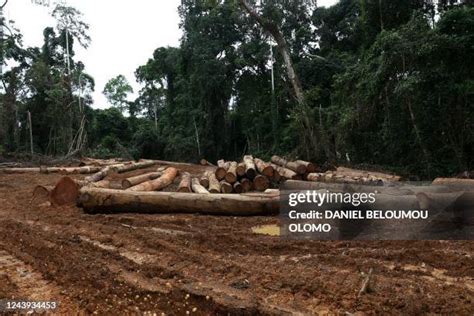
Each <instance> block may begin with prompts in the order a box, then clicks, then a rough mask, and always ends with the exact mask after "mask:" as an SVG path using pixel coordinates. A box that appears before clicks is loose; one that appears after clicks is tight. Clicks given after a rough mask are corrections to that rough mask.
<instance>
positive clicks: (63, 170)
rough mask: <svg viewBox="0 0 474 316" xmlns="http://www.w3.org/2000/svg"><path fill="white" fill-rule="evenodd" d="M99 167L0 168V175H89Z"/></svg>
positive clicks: (99, 168)
mask: <svg viewBox="0 0 474 316" xmlns="http://www.w3.org/2000/svg"><path fill="white" fill-rule="evenodd" d="M101 169H102V168H101V167H93V166H86V167H39V168H0V173H6V174H17V173H18V174H22V173H60V174H65V175H67V174H90V173H94V172H98V171H100V170H101Z"/></svg>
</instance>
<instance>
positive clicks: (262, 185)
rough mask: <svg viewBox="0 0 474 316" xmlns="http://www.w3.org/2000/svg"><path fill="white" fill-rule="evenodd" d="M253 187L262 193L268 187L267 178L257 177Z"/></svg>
mask: <svg viewBox="0 0 474 316" xmlns="http://www.w3.org/2000/svg"><path fill="white" fill-rule="evenodd" d="M253 186H254V188H255V190H257V191H261V192H263V191H265V190H266V189H268V188H269V187H270V181H269V180H268V178H267V177H265V176H263V175H258V176H256V177H255V179H254V180H253Z"/></svg>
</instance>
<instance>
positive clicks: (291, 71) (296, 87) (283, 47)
mask: <svg viewBox="0 0 474 316" xmlns="http://www.w3.org/2000/svg"><path fill="white" fill-rule="evenodd" d="M239 4H240V6H241V7H242V8H243V9H244V10H245V11H247V12H248V14H250V16H251V17H252V18H254V19H255V21H257V23H258V24H260V26H261V27H262V28H263V29H264V30H265V31H267V32H269V33H270V34H271V35H272V37H273V39H274V40H275V42H276V43H277V45H278V51H279V52H280V54H281V55H282V57H283V60H284V62H285V66H286V71H287V73H288V78H289V79H290V82H291V85H292V86H293V91H294V93H295V96H296V99H297V100H298V103H299V104H303V103H304V94H303V88H302V87H301V82H300V79H299V77H298V75H297V73H296V71H295V68H294V66H293V60H292V59H291V55H290V50H289V48H288V43H287V42H286V40H285V37H284V36H283V33H282V32H281V31H280V29H279V28H278V26H277V25H276V24H275V23H273V22H272V21H269V20H267V19H265V18H264V17H262V16H261V15H259V14H258V13H257V12H256V11H255V10H254V9H253V8H252V7H251V6H250V4H249V3H248V2H247V1H246V0H239Z"/></svg>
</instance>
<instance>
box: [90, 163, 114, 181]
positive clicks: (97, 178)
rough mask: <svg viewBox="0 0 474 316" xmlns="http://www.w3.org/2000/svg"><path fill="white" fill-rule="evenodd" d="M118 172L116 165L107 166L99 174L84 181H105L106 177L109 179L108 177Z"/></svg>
mask: <svg viewBox="0 0 474 316" xmlns="http://www.w3.org/2000/svg"><path fill="white" fill-rule="evenodd" d="M116 171H117V166H116V165H112V166H106V167H104V168H102V169H101V170H100V171H99V172H96V173H94V174H93V175H90V176H88V177H86V178H85V179H84V180H85V181H86V182H99V181H100V180H102V179H104V178H105V177H107V176H108V175H110V174H112V173H114V172H116Z"/></svg>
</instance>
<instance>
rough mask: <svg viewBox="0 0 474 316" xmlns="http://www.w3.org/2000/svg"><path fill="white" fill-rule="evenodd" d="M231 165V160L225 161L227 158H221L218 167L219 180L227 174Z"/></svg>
mask: <svg viewBox="0 0 474 316" xmlns="http://www.w3.org/2000/svg"><path fill="white" fill-rule="evenodd" d="M229 167H230V162H225V160H223V159H222V160H219V161H218V162H217V169H216V173H215V174H216V178H217V180H219V181H221V180H223V179H224V178H225V175H226V174H227V170H228V169H229Z"/></svg>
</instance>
